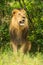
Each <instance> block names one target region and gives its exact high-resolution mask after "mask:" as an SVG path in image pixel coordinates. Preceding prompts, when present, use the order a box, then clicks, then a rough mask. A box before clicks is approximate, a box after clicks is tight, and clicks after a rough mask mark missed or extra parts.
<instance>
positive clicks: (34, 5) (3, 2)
mask: <svg viewBox="0 0 43 65" xmlns="http://www.w3.org/2000/svg"><path fill="white" fill-rule="evenodd" d="M23 1H24V3H25V5H24V3H23ZM21 4H22V5H21ZM24 6H25V7H26V9H27V11H28V12H27V14H29V18H30V19H31V21H32V22H31V21H29V25H30V29H29V36H28V39H29V40H30V41H31V42H32V44H37V45H38V47H40V48H41V49H42V50H43V1H42V0H0V12H1V13H0V21H1V23H2V24H1V23H0V24H1V25H0V46H3V45H2V43H3V42H4V43H5V41H6V42H8V41H9V32H8V27H9V25H8V24H9V21H10V18H11V11H12V9H14V8H21V7H23V8H24ZM7 16H8V18H7ZM3 22H4V23H3ZM5 22H7V23H5Z"/></svg>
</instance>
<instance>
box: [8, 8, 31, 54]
mask: <svg viewBox="0 0 43 65" xmlns="http://www.w3.org/2000/svg"><path fill="white" fill-rule="evenodd" d="M28 29H29V25H28V18H27V14H26V11H25V10H24V9H14V10H13V11H12V19H11V22H10V26H9V32H10V37H11V45H12V48H13V51H14V52H17V51H18V50H19V51H20V52H23V53H24V52H26V51H30V49H31V42H30V41H28V40H27V36H28Z"/></svg>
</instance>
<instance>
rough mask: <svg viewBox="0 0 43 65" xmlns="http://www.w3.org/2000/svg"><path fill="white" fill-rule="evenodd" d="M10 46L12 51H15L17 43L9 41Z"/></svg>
mask: <svg viewBox="0 0 43 65" xmlns="http://www.w3.org/2000/svg"><path fill="white" fill-rule="evenodd" d="M11 46H12V49H13V52H15V53H17V44H16V43H15V42H12V41H11Z"/></svg>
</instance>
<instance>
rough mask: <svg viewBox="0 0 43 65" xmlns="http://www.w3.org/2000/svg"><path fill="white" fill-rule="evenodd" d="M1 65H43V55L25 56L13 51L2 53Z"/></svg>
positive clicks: (0, 53)
mask: <svg viewBox="0 0 43 65" xmlns="http://www.w3.org/2000/svg"><path fill="white" fill-rule="evenodd" d="M0 65H43V55H42V54H41V53H36V55H33V54H29V53H27V54H23V53H19V52H18V53H13V52H12V51H6V50H5V51H4V52H0Z"/></svg>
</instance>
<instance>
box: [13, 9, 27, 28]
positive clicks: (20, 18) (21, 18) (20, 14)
mask: <svg viewBox="0 0 43 65" xmlns="http://www.w3.org/2000/svg"><path fill="white" fill-rule="evenodd" d="M12 13H13V17H14V18H15V19H16V23H17V24H18V25H19V26H21V27H24V26H26V25H27V24H28V19H27V16H26V11H25V10H24V9H22V10H17V9H15V10H13V12H12Z"/></svg>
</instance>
